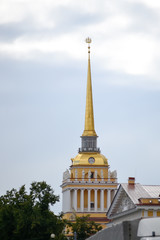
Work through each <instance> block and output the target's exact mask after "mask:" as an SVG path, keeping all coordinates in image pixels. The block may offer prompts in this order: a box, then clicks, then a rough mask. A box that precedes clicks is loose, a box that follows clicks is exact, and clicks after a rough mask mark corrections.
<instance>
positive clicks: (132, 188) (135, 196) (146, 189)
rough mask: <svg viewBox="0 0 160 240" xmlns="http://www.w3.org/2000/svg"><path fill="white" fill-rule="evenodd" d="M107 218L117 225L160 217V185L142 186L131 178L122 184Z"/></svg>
mask: <svg viewBox="0 0 160 240" xmlns="http://www.w3.org/2000/svg"><path fill="white" fill-rule="evenodd" d="M107 216H108V218H109V219H110V220H112V222H111V223H110V224H108V226H109V225H110V226H111V225H115V224H119V223H122V222H124V221H131V220H137V219H141V218H148V217H149V218H150V217H160V185H142V184H140V183H135V179H134V178H129V179H128V183H121V184H120V186H119V188H118V190H117V193H116V195H115V197H114V199H113V201H112V204H111V206H110V208H109V210H108V213H107Z"/></svg>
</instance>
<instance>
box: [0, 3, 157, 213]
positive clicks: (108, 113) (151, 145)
mask: <svg viewBox="0 0 160 240" xmlns="http://www.w3.org/2000/svg"><path fill="white" fill-rule="evenodd" d="M159 26H160V1H159V0H152V1H150V0H115V1H111V0H101V1H98V0H81V1H75V0H45V1H42V0H1V1H0V163H1V165H0V166H1V167H0V182H1V184H0V194H4V193H5V192H6V190H9V189H11V188H13V187H14V188H19V187H20V186H21V185H23V184H26V186H27V187H29V184H30V183H31V182H32V181H42V180H45V181H47V183H48V184H50V185H52V187H53V189H54V190H55V193H56V194H58V195H60V196H61V188H60V184H61V181H62V174H63V171H65V170H66V168H69V166H70V164H71V161H70V158H71V157H74V156H75V155H76V154H77V149H78V147H80V135H81V134H82V132H83V128H84V114H85V94H86V79H87V45H86V43H85V41H84V40H85V38H86V37H88V36H90V37H91V38H92V44H91V67H92V82H93V97H94V114H95V128H96V132H97V134H98V135H99V139H98V146H99V147H100V148H101V152H102V153H103V154H104V155H105V156H106V157H107V158H108V162H109V165H110V168H111V170H115V169H116V170H117V173H118V181H119V182H126V181H127V179H128V177H129V176H134V177H136V181H137V182H140V183H143V184H160V177H159V169H160V67H159V64H160V27H159ZM60 211H61V202H60V203H59V204H57V205H56V206H55V212H60Z"/></svg>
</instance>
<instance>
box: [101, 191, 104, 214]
mask: <svg viewBox="0 0 160 240" xmlns="http://www.w3.org/2000/svg"><path fill="white" fill-rule="evenodd" d="M101 211H102V212H104V189H101Z"/></svg>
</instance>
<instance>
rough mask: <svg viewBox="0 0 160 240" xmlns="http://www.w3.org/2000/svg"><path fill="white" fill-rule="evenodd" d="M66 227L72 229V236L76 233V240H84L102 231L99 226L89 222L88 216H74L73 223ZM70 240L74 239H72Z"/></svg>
mask: <svg viewBox="0 0 160 240" xmlns="http://www.w3.org/2000/svg"><path fill="white" fill-rule="evenodd" d="M67 225H68V227H69V228H71V229H72V233H73V234H74V233H76V236H77V240H85V239H86V238H88V237H90V236H91V235H93V234H95V233H96V232H98V231H100V230H101V229H102V227H101V226H100V224H97V223H95V222H94V221H90V218H89V215H86V216H83V217H77V216H75V221H74V222H68V223H67ZM71 239H74V237H72V238H71Z"/></svg>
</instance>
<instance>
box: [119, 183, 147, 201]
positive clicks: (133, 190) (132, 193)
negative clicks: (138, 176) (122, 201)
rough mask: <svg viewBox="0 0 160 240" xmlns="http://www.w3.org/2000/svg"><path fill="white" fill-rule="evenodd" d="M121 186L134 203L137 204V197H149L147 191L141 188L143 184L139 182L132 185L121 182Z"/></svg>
mask: <svg viewBox="0 0 160 240" xmlns="http://www.w3.org/2000/svg"><path fill="white" fill-rule="evenodd" d="M121 186H122V188H123V189H124V190H125V192H126V193H127V195H128V196H129V198H130V199H131V200H132V202H133V203H134V204H138V203H139V201H138V199H139V198H150V197H151V196H150V195H149V193H148V192H147V191H146V190H145V189H144V188H143V186H142V185H141V184H139V183H135V184H134V186H132V185H131V186H130V185H128V183H122V184H121Z"/></svg>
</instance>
